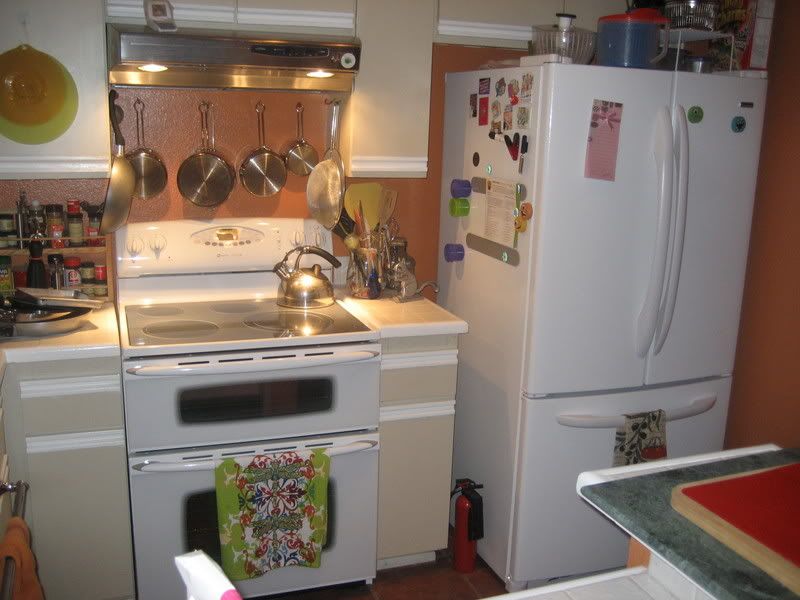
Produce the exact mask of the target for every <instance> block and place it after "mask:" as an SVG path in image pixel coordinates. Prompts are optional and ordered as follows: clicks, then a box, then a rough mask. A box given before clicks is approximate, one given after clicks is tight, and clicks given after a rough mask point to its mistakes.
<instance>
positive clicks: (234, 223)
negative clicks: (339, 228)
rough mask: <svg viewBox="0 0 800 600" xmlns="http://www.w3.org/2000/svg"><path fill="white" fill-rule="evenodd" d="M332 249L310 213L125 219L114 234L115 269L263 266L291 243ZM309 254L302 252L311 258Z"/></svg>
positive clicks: (136, 273)
mask: <svg viewBox="0 0 800 600" xmlns="http://www.w3.org/2000/svg"><path fill="white" fill-rule="evenodd" d="M303 244H311V245H314V246H319V247H321V248H323V249H324V250H327V251H328V252H332V251H333V242H332V239H331V232H330V231H328V230H326V229H325V228H324V227H322V225H320V224H319V223H317V222H316V221H314V220H311V219H282V218H276V219H264V218H257V217H253V218H244V219H211V220H208V221H200V220H177V221H163V222H152V223H129V224H127V225H125V226H124V227H122V228H121V229H119V230H118V231H117V232H116V235H115V246H116V247H115V250H116V265H117V275H118V277H120V278H136V277H142V276H146V275H181V274H187V275H188V274H197V273H230V272H236V271H266V270H269V269H272V267H273V266H274V265H275V264H276V263H277V262H278V261H280V260H281V259H282V258H283V257H284V255H285V254H286V253H287V252H288V251H289V250H291V249H292V248H294V247H295V246H299V245H303ZM313 258H314V257H313V256H310V257H303V259H304V260H303V262H302V264H303V266H308V265H306V264H305V261H306V259H307V260H308V261H312V262H313Z"/></svg>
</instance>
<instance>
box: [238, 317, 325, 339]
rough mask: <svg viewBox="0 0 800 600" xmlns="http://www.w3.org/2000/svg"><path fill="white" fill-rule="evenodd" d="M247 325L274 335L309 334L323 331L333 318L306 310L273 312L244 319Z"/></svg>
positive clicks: (317, 333)
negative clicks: (256, 318)
mask: <svg viewBox="0 0 800 600" xmlns="http://www.w3.org/2000/svg"><path fill="white" fill-rule="evenodd" d="M244 324H245V325H246V326H247V327H253V328H255V329H263V330H266V331H268V332H270V333H272V334H273V336H274V337H293V336H298V335H304V336H310V335H319V334H321V333H325V331H326V330H327V329H328V328H330V327H331V325H333V319H330V318H328V317H325V316H323V315H315V314H313V313H308V312H289V311H285V312H275V313H269V314H267V315H263V316H262V317H261V318H259V319H258V320H249V319H248V320H246V321H244Z"/></svg>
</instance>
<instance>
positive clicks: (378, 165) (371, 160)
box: [350, 156, 428, 177]
mask: <svg viewBox="0 0 800 600" xmlns="http://www.w3.org/2000/svg"><path fill="white" fill-rule="evenodd" d="M383 173H388V174H391V175H392V176H394V177H424V176H425V175H426V174H427V173H428V157H427V156H352V157H351V158H350V175H351V176H352V177H372V176H380V175H381V174H383Z"/></svg>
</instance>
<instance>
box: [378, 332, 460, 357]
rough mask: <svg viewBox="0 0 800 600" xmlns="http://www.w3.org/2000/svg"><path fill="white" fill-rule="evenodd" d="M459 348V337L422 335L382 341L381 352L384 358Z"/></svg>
mask: <svg viewBox="0 0 800 600" xmlns="http://www.w3.org/2000/svg"><path fill="white" fill-rule="evenodd" d="M457 348H458V335H420V336H414V337H397V338H386V339H384V340H381V352H382V353H383V355H384V356H386V355H387V354H409V353H411V352H441V351H443V350H455V349H457Z"/></svg>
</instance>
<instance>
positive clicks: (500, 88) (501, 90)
mask: <svg viewBox="0 0 800 600" xmlns="http://www.w3.org/2000/svg"><path fill="white" fill-rule="evenodd" d="M494 91H495V95H496V96H497V97H498V98H499V97H500V96H502V95H503V94H505V93H506V80H505V79H504V78H503V77H501V78H500V79H498V80H497V83H495V84H494Z"/></svg>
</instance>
